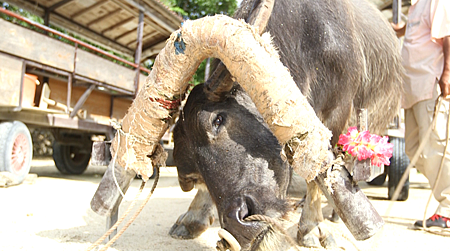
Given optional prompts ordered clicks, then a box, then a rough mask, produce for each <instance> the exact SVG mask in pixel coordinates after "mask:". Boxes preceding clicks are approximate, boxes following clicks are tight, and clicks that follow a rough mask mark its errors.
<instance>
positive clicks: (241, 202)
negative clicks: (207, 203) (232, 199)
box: [228, 196, 255, 223]
mask: <svg viewBox="0 0 450 251" xmlns="http://www.w3.org/2000/svg"><path fill="white" fill-rule="evenodd" d="M254 205H255V203H254V201H253V199H251V198H250V197H247V196H246V197H244V198H239V199H238V200H237V201H236V204H235V206H234V207H233V208H232V209H231V210H230V211H229V212H228V218H231V219H234V220H236V221H238V222H241V223H242V222H244V221H245V218H247V217H248V216H251V215H253V214H254V213H255V206H254Z"/></svg>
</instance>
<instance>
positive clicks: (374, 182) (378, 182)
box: [367, 172, 387, 186]
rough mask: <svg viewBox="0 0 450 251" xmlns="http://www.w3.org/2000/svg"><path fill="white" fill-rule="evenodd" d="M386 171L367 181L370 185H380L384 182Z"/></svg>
mask: <svg viewBox="0 0 450 251" xmlns="http://www.w3.org/2000/svg"><path fill="white" fill-rule="evenodd" d="M386 176H387V173H386V172H385V173H383V174H380V175H378V176H377V177H375V178H374V179H373V180H371V181H369V182H367V184H369V185H371V186H382V185H383V184H384V182H386Z"/></svg>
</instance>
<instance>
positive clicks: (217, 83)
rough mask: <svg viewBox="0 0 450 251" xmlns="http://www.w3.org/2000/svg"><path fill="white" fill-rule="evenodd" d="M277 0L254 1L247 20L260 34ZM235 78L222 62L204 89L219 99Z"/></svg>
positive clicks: (211, 98) (212, 97)
mask: <svg viewBox="0 0 450 251" xmlns="http://www.w3.org/2000/svg"><path fill="white" fill-rule="evenodd" d="M274 3H275V0H257V1H255V2H254V4H253V7H252V10H251V11H250V14H249V15H248V17H247V19H246V20H245V21H246V22H247V23H248V24H251V25H252V26H254V27H256V28H258V31H259V35H261V34H262V33H263V32H264V30H265V29H266V26H267V23H268V22H269V18H270V15H271V14H272V10H273V5H274ZM233 83H234V81H233V79H232V77H231V74H230V73H229V72H228V70H227V68H226V67H225V65H224V64H223V63H222V62H220V63H219V64H218V65H217V67H216V69H215V70H214V72H213V73H212V74H211V76H210V77H209V78H208V80H207V81H206V83H205V86H204V90H205V93H206V94H207V95H206V96H207V97H208V99H209V100H211V101H219V100H221V99H223V98H224V94H225V93H228V92H229V91H230V90H231V88H232V87H233Z"/></svg>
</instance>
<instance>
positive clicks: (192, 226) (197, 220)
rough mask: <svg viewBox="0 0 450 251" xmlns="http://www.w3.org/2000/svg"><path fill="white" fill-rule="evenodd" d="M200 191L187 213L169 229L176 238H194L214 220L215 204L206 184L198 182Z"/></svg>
mask: <svg viewBox="0 0 450 251" xmlns="http://www.w3.org/2000/svg"><path fill="white" fill-rule="evenodd" d="M197 187H198V192H197V194H196V195H195V197H194V200H192V202H191V205H190V206H189V209H188V211H187V212H186V213H184V214H182V215H180V217H178V220H177V222H175V224H174V225H173V226H172V228H171V229H170V231H169V234H170V236H172V237H173V238H176V239H194V238H197V237H198V236H199V235H200V234H202V233H203V232H205V231H206V229H208V227H209V226H211V224H213V222H214V204H213V201H212V199H211V196H210V195H209V192H208V189H207V188H206V186H205V185H204V184H201V185H199V184H197Z"/></svg>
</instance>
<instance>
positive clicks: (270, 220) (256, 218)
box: [244, 214, 300, 250]
mask: <svg viewBox="0 0 450 251" xmlns="http://www.w3.org/2000/svg"><path fill="white" fill-rule="evenodd" d="M244 220H245V221H263V222H266V223H268V224H270V225H272V226H273V227H274V228H275V229H277V230H278V231H280V232H281V233H282V234H284V235H285V236H286V239H287V240H288V242H289V244H291V246H293V247H295V249H297V250H300V249H299V248H298V246H297V242H296V241H295V240H294V239H292V237H291V236H289V234H288V232H287V231H286V229H284V228H283V226H281V224H280V223H279V222H278V221H277V220H275V219H273V218H271V217H269V216H266V215H261V214H254V215H250V216H248V217H247V218H245V219H244Z"/></svg>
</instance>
